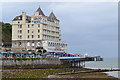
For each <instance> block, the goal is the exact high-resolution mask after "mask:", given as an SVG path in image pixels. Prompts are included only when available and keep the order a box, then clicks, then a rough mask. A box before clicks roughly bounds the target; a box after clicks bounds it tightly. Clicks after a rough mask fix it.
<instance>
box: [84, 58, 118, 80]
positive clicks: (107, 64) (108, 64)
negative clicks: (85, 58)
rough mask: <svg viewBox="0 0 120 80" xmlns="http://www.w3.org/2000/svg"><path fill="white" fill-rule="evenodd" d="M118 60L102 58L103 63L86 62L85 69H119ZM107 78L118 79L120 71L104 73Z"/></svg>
mask: <svg viewBox="0 0 120 80" xmlns="http://www.w3.org/2000/svg"><path fill="white" fill-rule="evenodd" d="M118 62H119V61H118V58H104V59H103V61H91V62H86V64H85V66H86V68H90V69H120V67H118V65H120V63H118ZM105 73H106V74H108V75H109V76H113V77H116V78H120V71H112V72H105Z"/></svg>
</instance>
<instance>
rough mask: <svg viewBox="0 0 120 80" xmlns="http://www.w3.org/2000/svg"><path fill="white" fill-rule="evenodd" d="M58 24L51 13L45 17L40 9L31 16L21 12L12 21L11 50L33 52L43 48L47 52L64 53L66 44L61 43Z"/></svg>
mask: <svg viewBox="0 0 120 80" xmlns="http://www.w3.org/2000/svg"><path fill="white" fill-rule="evenodd" d="M59 23H60V21H59V20H58V19H57V18H56V16H55V15H54V13H53V12H51V13H50V15H49V16H45V15H44V13H43V11H42V10H41V8H38V9H37V11H36V12H35V13H34V15H32V16H27V15H26V13H25V12H22V15H20V16H16V17H15V18H14V19H13V21H12V48H13V49H14V50H15V49H16V50H35V48H36V47H43V48H44V49H45V50H47V52H66V51H67V44H66V43H64V42H61V33H60V32H61V31H60V24H59Z"/></svg>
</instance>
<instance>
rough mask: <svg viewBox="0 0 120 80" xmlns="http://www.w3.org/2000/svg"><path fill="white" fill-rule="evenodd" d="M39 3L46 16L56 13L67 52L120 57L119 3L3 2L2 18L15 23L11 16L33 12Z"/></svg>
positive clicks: (31, 13)
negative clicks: (119, 54) (119, 41)
mask: <svg viewBox="0 0 120 80" xmlns="http://www.w3.org/2000/svg"><path fill="white" fill-rule="evenodd" d="M0 5H1V4H0ZM39 5H40V7H41V8H42V10H43V12H44V14H45V15H46V16H48V15H49V14H50V12H51V11H53V12H54V14H55V15H56V17H57V18H58V19H59V20H60V23H61V30H62V41H65V42H67V43H68V53H78V54H85V53H87V54H89V55H90V56H94V55H100V56H102V57H117V55H118V42H117V40H118V38H117V37H118V19H117V18H118V11H117V9H118V4H117V3H115V2H98V3H97V2H61V3H60V2H56V3H55V2H37V3H35V2H31V3H28V2H24V3H2V18H3V19H2V21H4V22H8V23H12V19H13V18H14V17H15V16H18V15H21V13H22V11H24V12H26V13H27V15H29V16H31V15H33V14H34V12H35V11H36V10H37V8H38V7H39ZM0 11H1V9H0ZM0 15H1V13H0ZM0 20H1V18H0Z"/></svg>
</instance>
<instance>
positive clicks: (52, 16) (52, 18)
mask: <svg viewBox="0 0 120 80" xmlns="http://www.w3.org/2000/svg"><path fill="white" fill-rule="evenodd" d="M48 20H49V21H54V20H57V21H59V20H58V19H57V18H56V16H55V15H54V13H53V12H51V13H50V15H49V17H48Z"/></svg>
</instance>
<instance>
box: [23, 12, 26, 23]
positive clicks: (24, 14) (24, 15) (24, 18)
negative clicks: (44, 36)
mask: <svg viewBox="0 0 120 80" xmlns="http://www.w3.org/2000/svg"><path fill="white" fill-rule="evenodd" d="M22 21H23V23H25V22H26V12H22Z"/></svg>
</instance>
